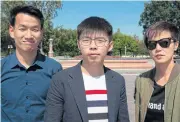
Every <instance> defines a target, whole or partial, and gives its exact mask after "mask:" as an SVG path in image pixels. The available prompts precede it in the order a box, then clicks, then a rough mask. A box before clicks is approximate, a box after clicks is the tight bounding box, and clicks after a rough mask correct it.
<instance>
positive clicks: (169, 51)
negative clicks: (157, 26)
mask: <svg viewBox="0 0 180 122" xmlns="http://www.w3.org/2000/svg"><path fill="white" fill-rule="evenodd" d="M168 39H169V40H170V42H169V46H168V45H164V44H162V41H168ZM149 41H151V42H152V43H153V41H154V42H156V48H155V49H151V50H149V53H150V56H151V57H152V59H153V60H154V61H155V63H156V64H162V63H168V62H171V63H172V62H173V55H174V51H175V50H177V48H178V41H176V42H174V40H173V39H172V38H171V33H170V32H168V31H163V32H161V33H160V34H157V35H156V36H155V37H153V38H152V39H151V40H149ZM160 43H161V44H160Z"/></svg>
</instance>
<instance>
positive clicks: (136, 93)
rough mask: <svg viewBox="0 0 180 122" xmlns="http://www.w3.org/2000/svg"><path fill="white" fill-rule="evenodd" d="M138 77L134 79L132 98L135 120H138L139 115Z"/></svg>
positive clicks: (136, 121) (137, 121)
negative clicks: (133, 100)
mask: <svg viewBox="0 0 180 122" xmlns="http://www.w3.org/2000/svg"><path fill="white" fill-rule="evenodd" d="M139 80H140V79H139V77H137V78H136V80H135V90H134V99H135V122H139V119H140V118H139V117H140V114H139V112H140V111H139V106H140V104H139V103H140V95H139V85H138V82H139Z"/></svg>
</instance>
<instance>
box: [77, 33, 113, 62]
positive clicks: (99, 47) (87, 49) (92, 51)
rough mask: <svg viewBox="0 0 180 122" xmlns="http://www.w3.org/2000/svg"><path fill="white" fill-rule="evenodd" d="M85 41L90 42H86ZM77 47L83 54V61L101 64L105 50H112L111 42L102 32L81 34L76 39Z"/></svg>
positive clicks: (105, 53)
mask: <svg viewBox="0 0 180 122" xmlns="http://www.w3.org/2000/svg"><path fill="white" fill-rule="evenodd" d="M87 41H90V43H89V44H87V43H88V42H87ZM102 43H103V44H102ZM78 48H79V50H80V51H81V54H82V56H83V62H86V63H90V64H99V63H101V64H102V63H103V62H104V58H105V56H106V55H107V52H109V51H111V50H112V48H113V43H112V41H110V40H109V38H108V36H107V34H105V33H104V32H94V33H89V34H83V35H81V36H80V39H79V40H78Z"/></svg>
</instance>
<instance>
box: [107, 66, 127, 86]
mask: <svg viewBox="0 0 180 122" xmlns="http://www.w3.org/2000/svg"><path fill="white" fill-rule="evenodd" d="M105 71H106V73H105V75H109V76H111V77H113V79H115V81H116V82H118V83H122V84H125V79H124V77H123V76H122V75H121V74H120V73H118V72H116V71H114V70H111V69H109V68H107V67H105ZM109 76H108V77H109Z"/></svg>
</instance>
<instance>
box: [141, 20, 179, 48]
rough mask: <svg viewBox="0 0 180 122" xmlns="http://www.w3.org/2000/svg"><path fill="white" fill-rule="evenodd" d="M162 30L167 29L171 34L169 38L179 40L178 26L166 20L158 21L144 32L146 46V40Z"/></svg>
mask: <svg viewBox="0 0 180 122" xmlns="http://www.w3.org/2000/svg"><path fill="white" fill-rule="evenodd" d="M163 31H168V32H169V33H170V34H171V38H172V39H173V40H174V41H179V39H180V35H179V30H178V28H177V27H176V26H175V25H173V24H172V23H169V22H166V21H159V22H156V23H154V24H152V25H151V26H150V27H149V28H148V29H147V30H146V32H145V34H144V43H145V45H146V47H147V46H148V41H149V40H151V39H152V38H153V37H155V36H157V35H158V34H160V33H161V32H163Z"/></svg>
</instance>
